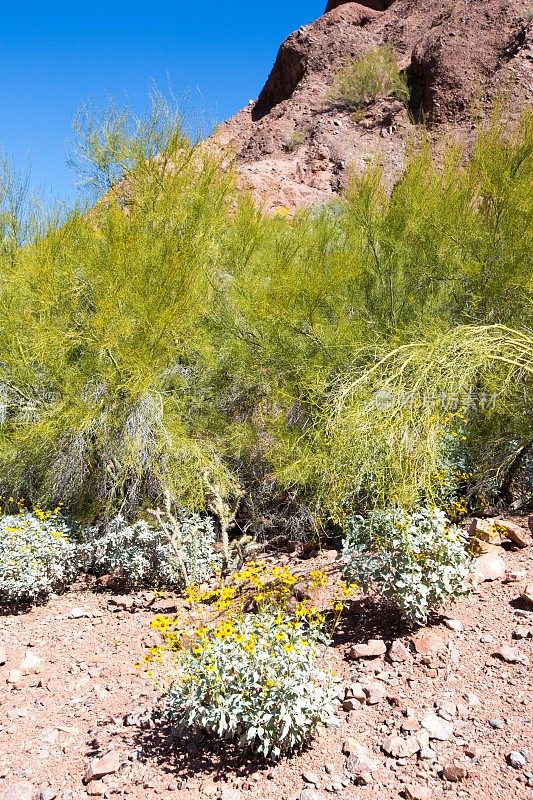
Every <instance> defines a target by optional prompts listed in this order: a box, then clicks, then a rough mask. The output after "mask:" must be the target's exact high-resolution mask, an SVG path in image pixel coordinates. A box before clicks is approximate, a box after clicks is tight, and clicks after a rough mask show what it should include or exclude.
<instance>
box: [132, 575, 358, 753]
mask: <svg viewBox="0 0 533 800" xmlns="http://www.w3.org/2000/svg"><path fill="white" fill-rule="evenodd" d="M295 585H298V587H299V589H300V590H301V591H302V592H303V594H304V595H305V597H304V599H303V600H299V601H296V600H295V596H294V587H295ZM327 585H328V576H327V575H326V574H325V573H323V572H320V571H318V570H315V571H312V572H311V573H310V574H309V575H308V576H307V577H306V578H305V579H304V578H302V577H301V576H298V575H296V574H295V573H293V572H291V570H290V569H288V567H287V566H285V565H282V566H271V565H269V564H268V563H266V562H264V561H261V562H252V561H251V562H247V563H246V564H245V565H244V566H243V567H242V568H241V569H240V570H238V571H236V572H233V573H232V574H231V575H229V576H228V577H227V578H226V579H225V580H224V581H223V582H222V583H220V584H219V585H218V586H216V587H214V588H212V589H205V588H200V587H198V586H189V587H187V591H186V595H185V596H186V598H187V600H188V601H189V603H190V604H191V606H192V610H191V616H192V619H193V620H194V624H195V625H196V626H197V627H196V628H194V629H192V626H191V624H190V619H184V618H183V612H182V614H178V615H176V616H174V617H171V616H165V615H161V614H160V615H157V616H156V617H154V619H153V620H152V622H151V628H152V630H153V631H154V632H156V633H158V634H159V635H160V636H161V637H162V642H161V644H160V645H158V646H156V647H151V648H150V649H149V650H148V651H147V653H146V655H145V656H144V659H143V664H144V666H145V670H146V673H147V675H148V676H149V677H150V678H151V679H154V680H156V682H157V683H158V685H159V687H160V688H161V689H162V690H163V692H164V694H165V696H166V699H167V713H168V715H169V716H170V717H171V719H172V721H173V723H174V724H175V725H176V726H177V727H178V728H179V729H180V730H184V731H185V730H186V731H188V732H194V731H198V730H202V731H204V732H205V731H207V732H209V733H210V734H213V735H214V736H217V737H219V738H224V739H228V740H231V741H235V742H237V743H238V744H239V745H240V746H241V747H244V748H247V749H249V750H252V751H254V752H256V753H259V754H261V755H262V756H264V757H269V758H274V759H277V758H279V757H280V756H282V755H284V754H288V753H290V752H292V751H293V750H297V749H300V748H301V747H302V746H303V745H304V744H305V743H306V742H307V741H308V740H309V739H310V738H312V736H313V735H314V733H315V732H316V729H317V726H318V725H319V724H326V725H333V724H335V717H334V711H335V694H336V691H335V684H336V682H337V679H336V678H335V676H334V674H333V673H331V672H329V671H328V670H327V669H323V668H322V667H321V656H322V654H323V652H322V651H323V646H324V645H326V644H328V643H329V641H330V640H331V633H332V630H333V629H334V627H335V625H336V624H337V622H338V619H339V617H340V615H341V614H342V611H343V608H344V603H345V598H346V596H347V595H348V594H349V590H348V589H347V587H346V586H345V585H344V584H343V583H342V582H341V581H340V580H339V582H338V585H336V586H331V587H330V588H331V589H332V590H333V598H334V602H333V606H332V609H331V613H329V612H326V611H321V610H320V609H318V608H317V607H316V606H315V605H314V604H313V601H312V599H310V598H311V597H312V595H313V593H314V592H315V590H318V589H321V588H323V587H325V586H327ZM308 598H309V599H308ZM137 666H138V667H140V666H141V665H140V664H139V665H137Z"/></svg>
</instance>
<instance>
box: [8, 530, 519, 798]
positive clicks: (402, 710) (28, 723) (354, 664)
mask: <svg viewBox="0 0 533 800" xmlns="http://www.w3.org/2000/svg"><path fill="white" fill-rule="evenodd" d="M499 552H500V553H501V554H502V555H503V556H504V558H505V561H506V566H507V575H508V576H509V574H510V573H511V572H512V571H513V570H522V571H524V572H525V575H524V576H519V577H518V580H514V581H513V580H509V579H499V580H496V581H494V582H492V583H482V584H480V586H479V590H478V592H477V593H475V594H473V595H472V596H471V597H470V598H468V599H465V600H463V601H461V602H460V603H459V604H458V605H457V606H456V607H454V608H450V609H449V610H448V611H449V616H450V617H453V618H454V619H456V620H460V622H461V624H462V630H461V631H459V632H457V631H455V630H451V629H449V628H448V627H447V626H446V624H445V622H444V618H445V617H446V615H444V616H443V617H442V618H441V619H440V620H439V621H436V622H435V623H434V624H433V625H432V626H430V627H428V628H427V629H424V631H423V634H424V636H426V634H427V635H428V636H429V644H430V645H431V646H432V647H434V648H435V649H436V650H437V651H438V652H435V653H433V654H431V653H430V654H429V655H425V654H424V653H417V652H416V651H415V648H414V646H413V640H412V634H411V633H410V632H409V631H407V630H406V629H405V628H403V627H402V624H401V622H400V621H399V620H398V619H397V618H396V617H395V616H394V615H391V613H390V612H389V611H387V610H385V609H383V608H380V607H379V606H377V605H375V604H374V603H372V602H371V601H370V600H365V599H364V598H363V599H360V600H357V601H354V602H353V604H352V606H351V608H350V609H349V610H348V611H347V613H346V615H345V617H344V618H343V621H342V625H341V627H340V628H339V630H338V632H337V637H336V641H335V644H334V647H332V648H329V649H328V651H327V654H326V659H327V661H329V662H330V663H332V664H333V665H334V666H335V669H336V670H337V672H338V674H339V675H340V677H341V679H342V683H341V687H342V692H341V694H342V696H344V695H343V692H344V687H345V686H348V685H350V684H352V683H354V682H356V681H359V682H361V683H363V684H365V682H366V683H368V682H370V686H371V687H372V691H373V692H374V693H375V694H376V697H377V702H376V703H375V704H374V705H360V703H359V702H356V703H355V706H356V709H355V710H353V711H348V712H345V711H342V710H341V709H339V723H340V727H339V728H338V729H328V730H324V731H322V733H321V735H320V736H319V737H318V738H317V739H316V740H315V742H314V743H313V744H312V745H311V746H310V747H309V749H308V750H307V751H306V752H304V753H302V754H300V755H296V756H294V757H293V758H291V759H287V760H284V761H282V762H281V763H280V764H278V765H275V766H268V765H267V766H262V765H260V764H259V763H256V762H254V761H249V760H247V759H245V758H243V756H242V754H241V753H239V752H238V751H236V750H234V749H233V748H232V747H230V746H228V745H223V746H217V745H216V744H214V743H213V742H210V741H209V740H207V739H201V738H200V739H198V738H197V739H194V740H193V739H189V740H188V739H186V738H181V737H179V736H177V735H176V733H175V732H174V731H173V730H172V728H171V727H169V726H168V725H166V724H163V723H158V722H157V721H156V720H154V719H153V718H152V709H153V708H154V707H155V706H157V691H156V689H155V688H154V687H153V686H152V685H151V684H150V683H149V682H147V680H146V679H145V678H144V677H143V676H142V675H141V674H139V672H138V671H136V670H134V669H133V663H134V662H135V661H137V660H138V659H139V658H140V656H141V654H142V651H143V645H146V644H148V645H149V644H150V640H151V632H150V629H149V621H150V619H151V617H152V615H153V614H154V613H155V610H156V609H157V610H158V611H166V610H168V611H170V612H172V611H173V610H174V609H176V607H178V608H180V609H183V608H184V607H185V608H187V606H186V605H185V604H184V603H183V601H181V600H179V599H178V598H175V597H168V598H164V599H156V600H155V602H153V603H152V606H151V608H149V607H148V603H150V602H152V601H153V595H152V596H150V595H147V594H137V595H132V596H130V597H126V598H125V599H124V604H125V605H127V606H131V608H130V610H118V611H117V610H116V609H117V606H116V605H113V603H116V602H117V599H116V598H115V597H113V596H112V595H108V594H94V593H92V592H90V591H88V590H83V591H74V592H70V593H68V594H66V595H64V596H61V597H54V598H52V599H51V600H50V602H49V603H48V604H47V605H46V606H42V607H38V608H34V609H33V610H31V611H30V612H28V613H20V614H18V615H14V614H13V615H10V614H6V615H5V616H3V617H2V618H1V620H0V625H1V627H0V630H1V633H0V643H1V644H2V645H4V646H5V649H6V651H7V659H6V664H5V665H3V666H0V706H1V719H0V798H2V800H14V799H15V800H20V799H21V798H22V800H24V798H27V797H28V796H29V795H27V794H15V795H13V794H10V793H9V792H8V788H9V787H12V786H13V785H18V784H20V783H23V784H24V783H26V784H30V785H31V787H33V789H35V790H37V789H39V788H41V789H42V788H46V787H51V791H50V792H49V793H48V795H46V794H44V795H43V797H48V798H50V800H51V798H52V796H56V797H58V798H63V799H64V800H73V799H75V800H81V798H87V797H93V796H101V797H110V798H113V797H124V798H132V800H137V799H138V800H141V799H142V800H144V799H145V798H146V800H150V798H156V797H160V796H161V797H163V798H165V797H174V796H176V797H183V798H190V799H191V800H200V798H206V797H214V798H216V797H222V798H225V800H239V798H240V800H252V799H253V800H257V799H258V798H261V799H263V798H264V799H265V800H281V799H282V798H286V800H293V799H294V800H296V799H297V798H299V797H300V796H301V797H302V800H306V798H307V800H311V799H312V798H317V799H318V800H324V798H326V797H327V796H330V793H331V792H332V786H334V785H336V787H337V793H336V794H337V796H339V797H342V798H343V800H355V798H361V800H365V799H366V800H370V799H371V798H381V799H383V798H385V799H388V798H391V799H392V798H396V797H400V796H402V795H401V793H402V792H403V791H405V788H406V786H411V787H413V786H414V787H415V788H413V792H415V791H421V790H426V792H427V794H426V795H424V794H420V796H421V797H422V796H427V797H439V796H441V795H443V794H444V796H450V797H455V796H457V797H463V798H472V799H474V798H476V800H478V798H479V797H485V798H487V800H493V799H494V800H496V798H502V797H506V798H507V797H509V798H510V797H513V798H517V800H521V799H522V798H524V799H525V798H527V797H531V796H532V791H533V790H532V789H531V788H529V787H528V786H527V780H528V777H527V775H528V773H529V774H531V775H532V776H533V742H532V741H531V733H532V731H533V720H532V705H531V696H532V694H531V692H532V688H533V679H532V674H531V664H532V663H533V646H532V645H533V639H532V638H531V636H532V635H533V609H532V608H529V610H528V609H527V608H526V606H525V605H524V603H523V602H522V601H520V600H519V596H520V593H521V589H522V588H523V586H524V584H525V583H526V582H531V581H532V579H533V569H532V555H533V547H527V548H525V549H522V550H516V549H513V548H512V546H511V545H510V544H509V543H507V545H506V547H505V548H504V547H500V548H499ZM334 555H335V554H334V553H333V552H331V551H330V552H325V553H322V554H319V555H317V556H316V557H311V558H309V559H305V560H300V559H298V558H297V557H295V556H290V557H288V556H282V557H281V559H280V558H279V557H277V558H276V559H275V561H279V560H285V561H286V562H288V563H289V565H290V566H291V567H292V568H294V569H295V570H296V571H307V570H310V569H314V568H325V569H326V571H328V572H332V571H334V570H335V565H334V561H333V557H334ZM273 561H274V559H273ZM75 608H78V609H79V608H82V609H84V610H85V611H87V612H88V613H89V614H90V616H88V617H82V618H77V619H76V618H75V619H73V618H71V613H72V610H73V609H75ZM517 637H525V638H517ZM376 638H377V639H381V638H382V639H384V640H385V641H386V643H387V645H390V643H391V641H393V640H400V641H402V642H403V643H404V644H405V645H406V646H407V648H408V651H409V652H408V654H407V655H406V660H405V661H403V662H398V663H391V662H390V661H389V660H388V658H383V657H378V658H376V659H371V660H366V661H364V660H363V661H353V660H350V659H349V658H348V651H349V649H350V646H351V645H352V644H353V643H354V642H366V641H368V640H369V639H376ZM426 638H427V636H426ZM423 643H424V642H422V644H423ZM501 645H509V646H511V647H512V648H513V649H514V650H515V651H517V653H518V655H519V657H520V659H522V658H523V659H524V663H520V662H519V663H506V662H504V661H502V660H500V659H499V658H497V657H495V656H494V653H495V652H496V650H497V649H498V648H499V647H500V646H501ZM426 647H427V642H426ZM419 648H421V645H420V643H419ZM0 649H1V648H0ZM27 649H29V650H30V652H31V653H32V654H35V655H37V656H39V657H40V658H42V669H41V670H40V671H39V672H38V674H33V675H27V676H25V677H22V678H21V679H20V680H19V681H18V683H17V684H16V685H12V684H10V683H8V682H7V679H8V676H9V673H10V671H11V670H12V669H15V668H17V667H18V666H19V664H20V662H21V659H22V658H23V656H24V654H25V652H26V650H27ZM422 649H423V648H422ZM527 659H529V664H526V660H527ZM474 696H475V697H474ZM476 698H477V699H476ZM444 702H447V703H448V706H445V707H444V712H443V713H444V717H446V714H447V713H448V712H450V713H448V718H449V720H450V721H451V725H452V727H453V734H452V735H451V736H450V739H449V740H447V741H432V742H431V747H432V751H433V755H429V754H428V756H429V757H428V758H425V759H421V758H420V757H417V756H416V755H414V756H410V757H407V758H405V759H403V760H402V759H400V760H397V759H396V758H393V757H390V756H387V755H386V754H385V753H384V752H383V750H382V745H383V744H384V742H385V740H386V739H387V738H388V736H390V735H391V734H395V733H398V732H399V731H400V729H401V727H402V726H404V728H405V727H410V728H411V729H412V731H413V732H414V733H415V735H416V732H418V730H419V728H420V721H421V720H422V718H423V717H424V715H425V714H426V713H427V712H428V711H429V710H432V709H433V710H434V709H435V707H436V706H437V707H438V706H441V705H442V703H444ZM450 704H451V705H450ZM446 709H447V710H446ZM450 709H451V711H450ZM440 721H441V723H442V721H443V719H442V718H441V720H440ZM491 721H492V725H491ZM350 738H353V739H354V740H355V742H356V743H357V744H358V745H363V746H365V747H366V748H367V751H368V755H369V757H370V758H371V759H372V760H373V761H374V762H375V765H374V766H375V770H374V772H373V775H372V776H371V780H370V783H369V785H361V786H356V785H353V784H352V783H351V782H350V774H349V773H347V772H346V767H347V758H346V756H345V755H344V754H343V752H342V750H343V743H344V742H346V741H347V740H348V739H350ZM521 749H527V750H529V751H530V753H531V757H530V759H531V760H530V762H529V763H528V764H526V766H525V767H523V769H518V770H517V769H513V768H512V767H510V766H509V765H508V764H507V761H506V758H507V756H508V755H509V753H510V752H512V751H516V750H521ZM107 751H111V752H112V753H116V754H117V755H118V764H119V765H120V768H119V769H118V771H116V772H114V773H113V774H110V775H108V776H106V777H105V778H104V779H103V780H100V781H91V782H90V783H89V784H87V785H84V783H83V782H82V779H83V777H84V774H85V772H86V769H87V766H88V764H89V763H90V760H91V758H92V757H95V756H101V755H103V754H105V753H106V752H107ZM454 765H455V766H459V767H464V768H466V771H467V773H468V775H467V777H465V778H464V779H463V780H462V781H461V782H460V783H451V782H449V781H447V780H444V779H443V778H442V776H441V770H442V768H444V767H450V766H454ZM310 772H311V773H314V775H311V776H309V775H308V774H307V773H310ZM304 774H306V777H307V778H308V779H309V778H312V779H313V780H315V778H316V783H317V785H316V787H314V788H313V787H311V786H310V785H309V783H307V782H306V779H305V778H304V777H303V775H304ZM366 777H367V778H368V776H366ZM342 781H344V782H345V784H346V785H345V786H343V785H342ZM531 784H532V785H533V779H532V780H531ZM306 786H307V788H308V790H309V791H310V792H311V793H310V794H309V793H305V792H304V793H303V794H302V791H303V789H304V788H305V787H306ZM4 791H5V792H6V794H3V792H4ZM232 791H233V792H234V793H233V794H232V793H231V792H232ZM37 796H38V795H37ZM332 796H335V793H333V794H332ZM415 796H416V794H415Z"/></svg>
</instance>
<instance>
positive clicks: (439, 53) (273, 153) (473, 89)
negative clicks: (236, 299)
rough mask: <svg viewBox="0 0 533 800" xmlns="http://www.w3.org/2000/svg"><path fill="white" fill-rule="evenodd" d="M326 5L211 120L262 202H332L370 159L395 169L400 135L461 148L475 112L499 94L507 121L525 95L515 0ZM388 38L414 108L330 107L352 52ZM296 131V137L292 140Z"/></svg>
mask: <svg viewBox="0 0 533 800" xmlns="http://www.w3.org/2000/svg"><path fill="white" fill-rule="evenodd" d="M330 7H331V8H332V10H330V11H328V13H326V14H324V15H323V16H322V17H320V18H319V19H318V20H316V21H315V22H313V23H311V24H309V25H304V26H302V27H301V28H300V29H299V30H298V31H296V32H295V33H293V34H292V35H291V36H289V37H288V39H287V40H286V41H285V42H284V43H283V45H282V46H281V48H280V51H279V54H278V57H277V59H276V63H275V65H274V67H273V69H272V72H271V74H270V76H269V78H268V80H267V82H266V84H265V87H264V89H263V90H262V92H261V94H260V96H259V98H258V99H257V101H256V102H255V103H253V104H251V105H250V106H249V107H248V108H246V109H244V110H243V111H241V112H240V113H239V114H237V115H236V116H235V117H233V118H232V119H230V120H228V121H227V122H226V123H224V124H223V125H221V126H220V128H219V129H218V131H217V133H216V137H217V140H218V142H219V143H221V144H222V145H223V146H229V147H230V150H231V151H232V152H233V153H234V154H235V156H236V161H237V164H238V167H239V172H240V176H241V184H242V186H244V187H249V188H251V189H252V190H253V193H254V195H255V197H256V198H257V199H258V200H259V201H261V202H262V203H263V204H264V205H265V207H266V209H267V210H270V211H272V210H275V209H280V208H288V209H289V210H294V209H296V208H300V207H302V206H309V205H313V204H316V203H320V202H323V201H325V200H328V199H331V198H332V197H334V196H335V195H336V194H337V193H338V192H340V191H343V190H344V189H345V187H346V184H347V180H348V175H349V173H350V171H352V172H354V173H355V174H358V173H361V172H362V171H363V170H364V169H365V168H366V167H367V165H368V163H369V162H370V161H376V160H377V161H378V162H379V163H380V164H381V166H382V168H383V172H384V176H385V179H386V181H387V183H388V185H392V183H393V182H394V180H395V179H396V178H397V177H398V176H399V174H401V171H402V167H403V165H404V162H405V152H406V144H407V143H408V142H409V141H411V140H413V139H415V140H416V139H417V138H418V137H419V136H420V134H421V131H422V128H427V129H429V130H430V133H431V136H432V137H433V138H434V139H436V140H439V141H440V140H441V139H442V138H443V137H444V136H450V135H453V136H455V137H458V138H459V139H461V140H463V141H464V142H465V143H466V144H467V145H468V143H469V142H470V141H471V140H472V134H473V130H474V128H475V123H474V120H476V121H479V120H480V119H481V120H482V119H483V118H484V117H485V116H486V115H487V114H488V113H489V109H490V108H491V107H492V105H493V102H494V100H495V99H496V98H501V101H502V104H503V107H504V108H505V109H506V110H505V113H504V112H501V113H502V115H503V116H505V117H506V118H508V119H509V121H510V122H513V121H515V120H516V118H517V117H518V115H519V114H520V111H521V110H522V109H523V108H524V107H526V106H528V105H531V103H532V101H533V40H532V32H533V25H532V24H531V22H530V21H529V18H530V16H531V9H530V8H528V4H527V3H525V2H524V0H478V1H477V2H472V0H432V2H427V0H394V1H393V2H389V0H387V1H385V2H381V0H366V2H363V4H360V3H352V2H341V3H338V2H331V3H330ZM384 44H390V45H392V46H393V48H394V50H395V52H396V54H397V57H398V61H399V65H400V67H401V68H402V69H405V70H406V71H407V74H408V76H409V81H410V84H411V98H412V102H411V107H410V108H409V109H406V108H404V106H403V105H402V104H401V103H398V102H396V101H394V100H391V99H390V98H381V99H378V100H377V102H376V103H375V104H373V105H372V106H370V107H369V108H368V110H367V113H366V114H365V115H364V116H363V117H362V118H361V119H358V120H357V121H356V120H355V119H354V118H353V115H352V114H351V113H349V112H347V111H345V110H342V109H338V108H337V109H336V108H332V107H331V106H330V105H328V102H327V94H328V91H329V90H330V88H331V86H332V84H333V82H334V78H335V75H336V73H337V72H338V70H339V69H340V68H341V67H342V66H343V64H344V63H345V62H346V61H347V60H349V59H355V58H357V57H358V56H360V55H362V54H363V53H366V52H368V51H370V50H373V49H374V48H376V47H378V46H380V45H384ZM295 132H296V134H297V136H298V138H299V139H301V140H302V141H301V143H299V144H297V145H296V146H293V145H292V144H291V137H292V136H293V134H294V133H295Z"/></svg>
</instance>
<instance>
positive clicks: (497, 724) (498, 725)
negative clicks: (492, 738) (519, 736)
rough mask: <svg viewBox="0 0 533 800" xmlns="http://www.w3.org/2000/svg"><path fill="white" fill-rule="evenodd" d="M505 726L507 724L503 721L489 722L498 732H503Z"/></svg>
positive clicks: (493, 720) (494, 720) (492, 720)
mask: <svg viewBox="0 0 533 800" xmlns="http://www.w3.org/2000/svg"><path fill="white" fill-rule="evenodd" d="M504 724H505V723H504V722H503V720H501V719H491V720H489V725H490V727H491V728H494V730H497V731H499V730H501V729H502V728H503V727H504Z"/></svg>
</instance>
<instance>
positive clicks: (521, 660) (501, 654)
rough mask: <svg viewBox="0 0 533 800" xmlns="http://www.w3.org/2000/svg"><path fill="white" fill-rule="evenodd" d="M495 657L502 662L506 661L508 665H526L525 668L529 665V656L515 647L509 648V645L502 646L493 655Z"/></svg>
mask: <svg viewBox="0 0 533 800" xmlns="http://www.w3.org/2000/svg"><path fill="white" fill-rule="evenodd" d="M493 656H494V657H495V658H500V659H501V660H502V661H506V662H507V663H508V664H524V666H527V665H528V664H529V659H528V657H527V656H525V655H524V654H523V653H520V652H519V651H518V650H515V649H514V648H513V647H509V645H507V644H502V646H501V647H500V648H498V650H496V651H495V652H494V653H493Z"/></svg>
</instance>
